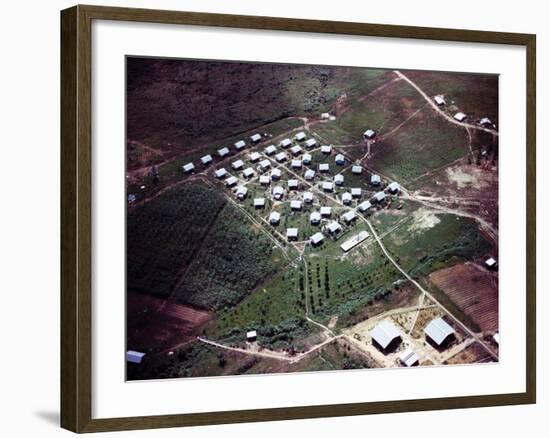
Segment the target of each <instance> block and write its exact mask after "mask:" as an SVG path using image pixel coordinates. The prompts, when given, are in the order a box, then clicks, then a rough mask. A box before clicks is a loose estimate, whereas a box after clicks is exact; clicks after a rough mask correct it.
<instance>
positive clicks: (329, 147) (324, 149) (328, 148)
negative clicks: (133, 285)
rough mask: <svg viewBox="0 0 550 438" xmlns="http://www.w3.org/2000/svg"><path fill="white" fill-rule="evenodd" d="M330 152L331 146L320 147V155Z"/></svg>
mask: <svg viewBox="0 0 550 438" xmlns="http://www.w3.org/2000/svg"><path fill="white" fill-rule="evenodd" d="M331 152H332V146H331V145H328V144H325V145H323V146H321V153H323V154H330V153H331Z"/></svg>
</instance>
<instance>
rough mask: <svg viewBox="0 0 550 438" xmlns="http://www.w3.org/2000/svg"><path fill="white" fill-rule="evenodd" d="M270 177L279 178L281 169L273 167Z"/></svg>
mask: <svg viewBox="0 0 550 438" xmlns="http://www.w3.org/2000/svg"><path fill="white" fill-rule="evenodd" d="M271 179H273V180H278V179H281V169H273V170H272V171H271Z"/></svg>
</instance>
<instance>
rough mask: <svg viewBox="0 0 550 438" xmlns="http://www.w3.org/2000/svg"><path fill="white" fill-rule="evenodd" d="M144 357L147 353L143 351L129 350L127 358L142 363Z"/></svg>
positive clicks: (132, 361) (129, 360) (131, 361)
mask: <svg viewBox="0 0 550 438" xmlns="http://www.w3.org/2000/svg"><path fill="white" fill-rule="evenodd" d="M144 357H145V353H142V352H141V351H134V350H128V351H127V352H126V360H127V361H128V362H130V363H137V364H140V363H141V362H142V361H143V358H144Z"/></svg>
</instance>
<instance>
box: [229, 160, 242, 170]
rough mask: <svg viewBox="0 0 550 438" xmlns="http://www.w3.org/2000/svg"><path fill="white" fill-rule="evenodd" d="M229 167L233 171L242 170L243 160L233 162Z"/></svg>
mask: <svg viewBox="0 0 550 438" xmlns="http://www.w3.org/2000/svg"><path fill="white" fill-rule="evenodd" d="M231 167H232V168H233V169H235V170H239V169H242V168H243V167H244V161H243V160H237V161H233V163H231Z"/></svg>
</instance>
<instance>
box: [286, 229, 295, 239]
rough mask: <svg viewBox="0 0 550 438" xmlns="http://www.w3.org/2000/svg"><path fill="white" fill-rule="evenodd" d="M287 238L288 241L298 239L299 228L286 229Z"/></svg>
mask: <svg viewBox="0 0 550 438" xmlns="http://www.w3.org/2000/svg"><path fill="white" fill-rule="evenodd" d="M286 238H287V239H288V240H296V239H298V228H287V229H286Z"/></svg>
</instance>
